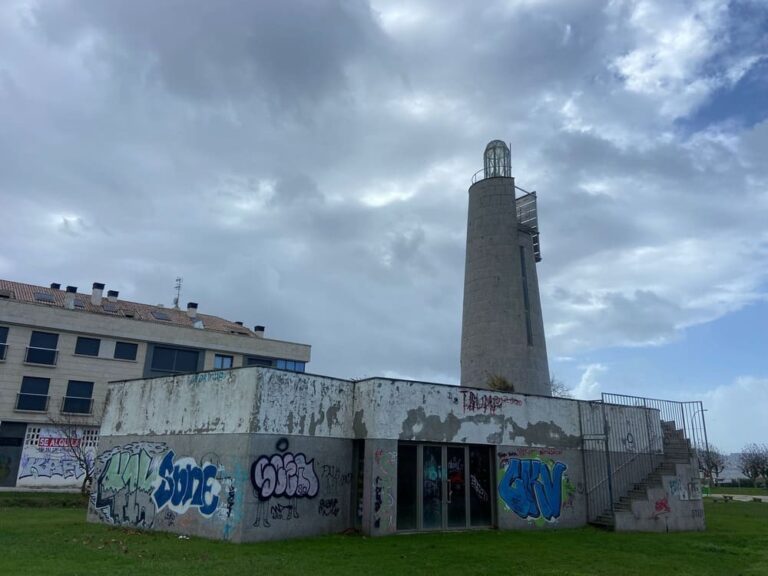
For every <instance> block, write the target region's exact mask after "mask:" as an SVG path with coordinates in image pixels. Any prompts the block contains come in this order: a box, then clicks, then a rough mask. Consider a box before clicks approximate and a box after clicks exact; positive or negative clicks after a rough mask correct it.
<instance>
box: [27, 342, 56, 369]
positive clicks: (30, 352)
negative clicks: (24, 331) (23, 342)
mask: <svg viewBox="0 0 768 576" xmlns="http://www.w3.org/2000/svg"><path fill="white" fill-rule="evenodd" d="M58 358H59V351H58V350H56V349H55V348H38V347H36V346H27V354H26V356H24V362H25V363H27V364H40V365H42V366H55V365H56V362H57V360H58Z"/></svg>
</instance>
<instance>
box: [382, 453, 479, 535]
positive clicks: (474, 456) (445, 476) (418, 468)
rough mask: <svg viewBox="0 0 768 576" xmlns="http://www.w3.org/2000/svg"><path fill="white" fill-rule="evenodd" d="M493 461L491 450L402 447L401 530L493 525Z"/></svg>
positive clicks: (399, 473) (399, 474)
mask: <svg viewBox="0 0 768 576" xmlns="http://www.w3.org/2000/svg"><path fill="white" fill-rule="evenodd" d="M492 462H493V460H492V448H491V447H490V446H475V445H472V446H466V445H465V446H450V445H446V444H416V443H401V444H400V445H399V446H398V463H397V529H398V530H402V531H410V530H448V529H464V528H472V527H477V528H480V527H490V526H492V525H493V493H494V492H493V490H494V488H493V480H492V478H493V466H492Z"/></svg>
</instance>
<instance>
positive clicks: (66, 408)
mask: <svg viewBox="0 0 768 576" xmlns="http://www.w3.org/2000/svg"><path fill="white" fill-rule="evenodd" d="M92 397H93V382H82V381H80V380H70V381H69V384H67V395H66V396H65V397H64V404H63V405H62V407H61V411H62V412H65V413H67V414H90V413H91V403H92V402H93V400H92Z"/></svg>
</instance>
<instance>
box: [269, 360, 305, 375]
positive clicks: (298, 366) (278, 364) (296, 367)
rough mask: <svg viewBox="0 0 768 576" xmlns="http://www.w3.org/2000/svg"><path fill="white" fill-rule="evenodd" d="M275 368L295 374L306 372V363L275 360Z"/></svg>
mask: <svg viewBox="0 0 768 576" xmlns="http://www.w3.org/2000/svg"><path fill="white" fill-rule="evenodd" d="M275 368H279V369H280V370H291V371H293V372H304V362H299V361H297V360H283V359H282V358H278V359H277V360H275Z"/></svg>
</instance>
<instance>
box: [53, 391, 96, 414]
mask: <svg viewBox="0 0 768 576" xmlns="http://www.w3.org/2000/svg"><path fill="white" fill-rule="evenodd" d="M61 413H62V414H82V415H84V416H87V415H90V414H92V413H93V398H80V397H79V396H64V398H62V399H61Z"/></svg>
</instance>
